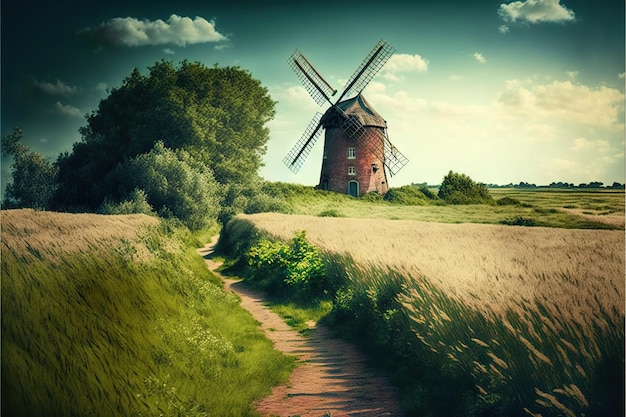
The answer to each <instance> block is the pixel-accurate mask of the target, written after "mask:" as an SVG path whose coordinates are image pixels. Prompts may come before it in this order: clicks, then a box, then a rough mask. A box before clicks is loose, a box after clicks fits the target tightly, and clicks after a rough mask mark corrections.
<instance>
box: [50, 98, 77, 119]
mask: <svg viewBox="0 0 626 417" xmlns="http://www.w3.org/2000/svg"><path fill="white" fill-rule="evenodd" d="M55 108H56V111H57V112H59V113H60V114H63V115H65V116H70V117H83V113H82V112H81V111H80V109H79V108H77V107H74V106H70V105H69V104H62V103H61V102H60V101H57V103H56V105H55Z"/></svg>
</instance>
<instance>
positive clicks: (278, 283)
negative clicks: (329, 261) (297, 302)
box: [245, 231, 329, 300]
mask: <svg viewBox="0 0 626 417" xmlns="http://www.w3.org/2000/svg"><path fill="white" fill-rule="evenodd" d="M245 258H246V260H247V263H248V265H249V266H251V267H252V269H251V271H252V274H251V278H252V280H254V281H258V282H262V283H264V286H265V287H268V288H271V289H273V290H278V291H287V292H289V293H290V294H292V296H294V297H296V298H299V299H301V300H306V299H308V298H310V297H317V296H319V295H321V294H323V293H325V292H328V290H329V288H328V284H329V283H328V282H327V280H326V270H325V265H324V262H323V260H322V256H321V253H320V250H319V249H318V248H317V247H316V246H313V245H311V244H310V243H309V241H308V240H307V239H306V233H305V232H304V231H301V232H297V233H296V234H295V236H294V237H293V239H292V240H291V242H289V243H288V244H287V243H284V242H281V241H270V240H268V239H265V238H262V239H261V240H260V241H259V242H258V243H257V244H256V245H254V246H253V247H251V248H250V250H249V251H248V252H247V253H246V254H245Z"/></svg>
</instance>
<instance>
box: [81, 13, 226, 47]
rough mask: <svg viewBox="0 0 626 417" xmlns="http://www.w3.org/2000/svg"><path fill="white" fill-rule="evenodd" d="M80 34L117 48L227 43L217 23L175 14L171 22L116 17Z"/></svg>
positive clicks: (169, 20)
mask: <svg viewBox="0 0 626 417" xmlns="http://www.w3.org/2000/svg"><path fill="white" fill-rule="evenodd" d="M79 34H80V35H81V36H83V37H85V38H86V39H88V40H91V41H94V42H95V43H97V44H106V45H114V46H131V47H132V46H145V45H168V44H170V45H172V44H173V45H178V46H185V45H187V44H196V43H206V42H220V41H224V40H227V38H226V36H224V35H222V34H221V33H219V32H218V31H217V30H216V29H215V22H214V21H207V20H206V19H204V18H202V17H199V16H196V17H195V18H194V19H193V20H192V19H191V18H189V17H181V16H178V15H175V14H173V15H171V16H170V17H169V19H167V21H163V20H161V19H157V20H154V21H151V20H148V19H143V20H139V19H136V18H134V17H116V18H113V19H111V20H109V21H108V22H104V23H101V24H100V25H99V26H97V27H93V28H92V27H87V28H85V29H82V30H81V31H80V32H79Z"/></svg>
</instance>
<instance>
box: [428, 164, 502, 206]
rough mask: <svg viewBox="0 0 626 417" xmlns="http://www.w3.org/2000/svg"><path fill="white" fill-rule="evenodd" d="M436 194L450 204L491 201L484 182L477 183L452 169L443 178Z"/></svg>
mask: <svg viewBox="0 0 626 417" xmlns="http://www.w3.org/2000/svg"><path fill="white" fill-rule="evenodd" d="M438 196H439V198H441V199H443V200H445V201H446V202H447V203H450V204H483V203H493V198H492V197H491V195H490V194H489V190H488V189H487V187H486V186H485V184H477V183H476V182H474V181H473V180H472V179H471V178H470V177H468V176H467V175H465V174H458V173H456V172H452V171H450V172H449V173H448V175H446V176H445V177H444V178H443V182H442V183H441V186H440V187H439V193H438Z"/></svg>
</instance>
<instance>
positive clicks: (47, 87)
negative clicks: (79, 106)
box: [34, 79, 78, 97]
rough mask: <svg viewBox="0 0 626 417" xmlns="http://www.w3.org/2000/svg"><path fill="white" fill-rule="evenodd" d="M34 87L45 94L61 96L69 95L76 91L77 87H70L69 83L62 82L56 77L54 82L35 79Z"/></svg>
mask: <svg viewBox="0 0 626 417" xmlns="http://www.w3.org/2000/svg"><path fill="white" fill-rule="evenodd" d="M34 83H35V87H36V88H38V89H39V90H41V91H43V92H44V93H46V94H50V95H51V96H62V97H67V96H71V95H72V94H75V93H76V92H78V87H72V86H70V85H67V84H64V83H63V82H61V81H60V80H58V79H57V82H56V84H52V83H48V82H43V81H37V80H35V82H34Z"/></svg>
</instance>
